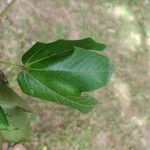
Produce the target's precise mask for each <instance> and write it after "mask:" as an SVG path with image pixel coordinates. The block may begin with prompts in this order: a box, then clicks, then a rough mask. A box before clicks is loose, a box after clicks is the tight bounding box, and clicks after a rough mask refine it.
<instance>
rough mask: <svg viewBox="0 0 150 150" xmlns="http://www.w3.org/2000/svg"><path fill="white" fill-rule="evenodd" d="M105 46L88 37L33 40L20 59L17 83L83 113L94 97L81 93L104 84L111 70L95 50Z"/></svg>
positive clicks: (91, 104) (23, 89)
mask: <svg viewBox="0 0 150 150" xmlns="http://www.w3.org/2000/svg"><path fill="white" fill-rule="evenodd" d="M106 47H107V46H106V45H104V44H99V43H97V42H95V41H94V40H93V39H91V38H86V39H82V40H77V41H67V40H58V41H56V42H53V43H50V44H44V43H36V44H35V45H34V46H33V47H32V48H31V49H30V50H29V51H28V52H27V53H25V54H24V56H23V58H22V61H23V64H24V70H23V71H22V72H21V73H20V74H19V76H18V82H19V85H20V87H21V89H22V91H23V92H24V93H26V94H28V95H31V96H34V97H38V98H41V99H45V100H50V101H53V102H56V103H59V104H63V105H66V106H70V107H72V108H75V109H78V110H80V111H82V112H84V113H86V112H88V111H90V110H91V109H92V108H93V107H94V106H95V105H96V104H97V100H96V99H95V98H93V97H90V96H83V95H82V93H83V92H88V91H93V90H95V89H98V88H100V87H102V86H104V85H106V84H107V83H108V81H109V79H110V76H111V73H112V63H111V61H110V59H109V58H107V57H105V56H103V55H100V54H98V53H96V52H95V51H101V50H105V49H106ZM93 50H95V51H93Z"/></svg>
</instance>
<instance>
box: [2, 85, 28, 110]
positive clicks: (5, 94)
mask: <svg viewBox="0 0 150 150" xmlns="http://www.w3.org/2000/svg"><path fill="white" fill-rule="evenodd" d="M0 105H1V106H2V107H4V108H10V107H15V106H18V107H21V108H23V109H25V110H26V111H31V109H30V107H29V106H28V105H27V103H26V102H25V101H24V100H22V99H21V97H19V96H18V95H17V94H16V93H15V92H14V91H13V90H12V89H11V88H9V87H8V86H7V85H6V84H3V83H0Z"/></svg>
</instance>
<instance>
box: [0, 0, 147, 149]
mask: <svg viewBox="0 0 150 150" xmlns="http://www.w3.org/2000/svg"><path fill="white" fill-rule="evenodd" d="M1 2H2V1H0V4H1ZM1 6H2V5H0V7H1ZM149 6H150V2H149V1H148V0H132V1H129V0H124V1H123V2H122V1H118V0H112V1H111V0H106V1H103V0H87V1H84V0H83V1H81V0H61V1H59V0H54V1H49V0H42V1H41V0H33V1H31V0H20V1H18V2H17V3H16V5H15V6H14V7H13V8H12V9H11V10H10V11H9V12H8V14H7V15H6V16H4V17H3V18H2V19H1V20H0V39H1V40H0V59H3V60H9V61H11V62H13V61H15V63H20V57H21V56H22V54H23V53H24V52H25V51H26V50H27V49H28V48H30V47H31V45H32V44H33V43H35V42H36V41H42V42H49V41H53V40H56V39H59V38H68V39H76V38H82V37H87V36H88V37H89V36H90V37H93V38H94V39H95V40H97V41H98V42H104V43H107V44H108V45H109V46H110V48H111V51H109V52H107V55H109V56H110V57H111V58H112V59H113V62H114V64H115V66H116V67H115V72H114V75H113V77H112V80H111V83H110V84H109V85H108V86H106V87H104V88H102V89H100V90H97V91H95V92H94V93H93V95H94V96H96V97H97V98H98V99H99V101H100V102H101V105H99V106H97V107H96V109H95V110H93V112H91V113H89V114H87V115H83V114H81V113H79V112H77V111H74V110H71V109H69V108H66V107H62V106H58V105H56V104H51V103H48V102H44V103H43V102H39V101H36V100H35V101H32V102H31V101H30V100H31V99H32V98H29V97H27V96H24V98H25V99H27V100H28V101H30V103H31V106H32V107H33V110H34V113H35V115H34V116H33V119H32V120H33V122H32V124H31V127H32V136H33V137H32V140H31V142H29V143H25V145H26V146H27V147H28V149H29V150H30V149H31V150H41V149H42V150H45V149H48V150H116V149H117V150H129V149H131V150H133V149H135V150H149V149H150V109H149V106H150V101H149V99H150V94H149V89H150V84H149V81H150V51H149V47H150V31H149V26H150V19H149V18H150V13H149V10H150V9H149V8H150V7H149ZM3 68H4V66H3ZM17 72H19V70H17V71H16V70H15V69H14V68H12V67H9V68H7V69H5V73H6V74H7V75H8V77H9V80H10V81H12V82H11V84H10V85H11V86H12V87H13V88H14V89H16V91H17V92H18V91H19V87H18V85H17V82H16V74H17ZM19 94H21V92H19ZM36 114H37V115H36Z"/></svg>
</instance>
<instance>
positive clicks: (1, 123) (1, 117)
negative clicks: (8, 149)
mask: <svg viewBox="0 0 150 150" xmlns="http://www.w3.org/2000/svg"><path fill="white" fill-rule="evenodd" d="M8 127H9V123H8V120H7V118H6V114H5V113H4V111H3V109H2V107H1V106H0V130H8Z"/></svg>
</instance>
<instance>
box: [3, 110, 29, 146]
mask: <svg viewBox="0 0 150 150" xmlns="http://www.w3.org/2000/svg"><path fill="white" fill-rule="evenodd" d="M6 112H7V118H8V121H9V125H10V127H9V130H8V131H1V135H2V137H3V139H4V140H5V141H10V142H15V143H18V142H22V141H27V140H29V137H30V133H29V132H30V130H29V125H30V123H29V119H28V116H27V112H25V111H24V110H23V109H22V108H19V107H14V108H9V109H6Z"/></svg>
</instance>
